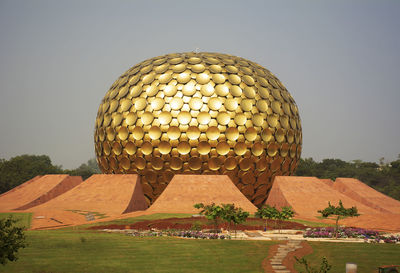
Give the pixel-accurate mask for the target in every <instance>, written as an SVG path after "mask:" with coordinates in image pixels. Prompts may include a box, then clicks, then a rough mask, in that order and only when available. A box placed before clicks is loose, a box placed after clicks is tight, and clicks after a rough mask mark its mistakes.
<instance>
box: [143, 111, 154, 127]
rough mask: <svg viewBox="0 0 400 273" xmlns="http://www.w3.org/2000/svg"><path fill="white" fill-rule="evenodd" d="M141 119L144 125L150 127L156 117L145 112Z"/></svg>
mask: <svg viewBox="0 0 400 273" xmlns="http://www.w3.org/2000/svg"><path fill="white" fill-rule="evenodd" d="M140 119H141V121H142V123H143V125H149V124H151V123H152V122H153V119H154V116H153V114H152V113H151V112H144V113H143V114H142V117H141V118H140Z"/></svg>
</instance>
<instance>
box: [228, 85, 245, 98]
mask: <svg viewBox="0 0 400 273" xmlns="http://www.w3.org/2000/svg"><path fill="white" fill-rule="evenodd" d="M229 92H230V93H231V94H232V96H234V97H240V96H241V95H242V92H243V91H242V89H241V88H240V87H239V86H237V85H232V86H231V87H230V88H229Z"/></svg>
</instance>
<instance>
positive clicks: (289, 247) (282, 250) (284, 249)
mask: <svg viewBox="0 0 400 273" xmlns="http://www.w3.org/2000/svg"><path fill="white" fill-rule="evenodd" d="M300 243H301V241H300V240H290V241H287V243H286V244H281V245H279V246H278V251H277V252H276V253H275V255H274V256H273V257H272V258H271V259H270V260H269V261H268V262H269V263H270V264H271V267H272V269H273V270H274V272H276V273H290V270H289V269H288V268H286V266H284V265H283V263H282V262H283V260H284V259H285V258H286V256H287V255H288V253H289V252H292V251H295V250H296V249H299V248H302V246H301V245H300Z"/></svg>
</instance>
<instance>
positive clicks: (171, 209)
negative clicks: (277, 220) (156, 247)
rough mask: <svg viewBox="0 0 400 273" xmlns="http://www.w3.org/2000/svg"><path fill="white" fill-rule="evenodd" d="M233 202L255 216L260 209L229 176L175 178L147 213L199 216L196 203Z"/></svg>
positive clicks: (186, 176) (183, 176)
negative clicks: (192, 214) (194, 214)
mask: <svg viewBox="0 0 400 273" xmlns="http://www.w3.org/2000/svg"><path fill="white" fill-rule="evenodd" d="M212 202H214V203H216V204H221V203H225V204H229V203H233V204H235V206H236V207H241V208H242V209H243V210H245V211H248V212H251V213H254V212H256V211H257V208H256V207H255V206H254V205H253V204H252V203H251V202H250V201H249V200H248V199H247V198H246V197H245V196H244V195H243V194H242V193H241V192H240V191H239V189H238V188H237V187H236V186H235V185H234V184H233V182H232V181H231V180H230V178H229V177H228V176H227V175H175V176H174V178H172V180H171V182H170V183H169V184H168V186H167V187H166V188H165V190H164V191H163V193H161V195H160V196H159V197H158V198H157V200H156V201H155V202H154V203H153V205H152V206H151V207H150V208H149V209H148V210H147V212H152V213H156V212H157V213H158V212H160V213H161V212H164V213H198V212H199V210H198V209H195V208H194V207H193V205H194V204H196V203H204V204H211V203H212Z"/></svg>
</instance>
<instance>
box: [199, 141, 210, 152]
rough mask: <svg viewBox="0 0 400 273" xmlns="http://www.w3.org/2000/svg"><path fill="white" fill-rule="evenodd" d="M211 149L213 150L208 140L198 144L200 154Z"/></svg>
mask: <svg viewBox="0 0 400 273" xmlns="http://www.w3.org/2000/svg"><path fill="white" fill-rule="evenodd" d="M210 150H211V146H210V143H208V142H207V141H200V142H199V145H198V146H197V151H198V152H199V154H201V155H206V154H208V153H209V152H210Z"/></svg>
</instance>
